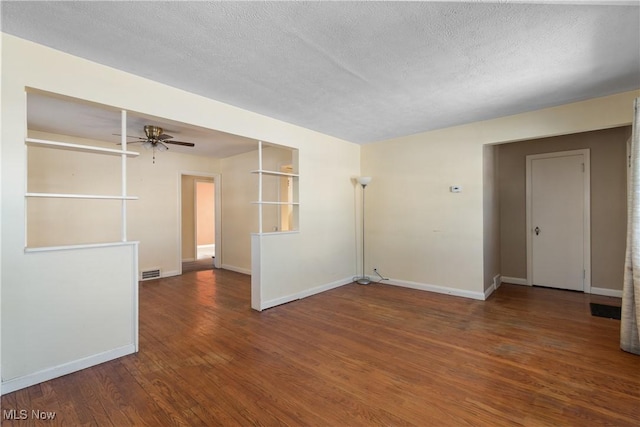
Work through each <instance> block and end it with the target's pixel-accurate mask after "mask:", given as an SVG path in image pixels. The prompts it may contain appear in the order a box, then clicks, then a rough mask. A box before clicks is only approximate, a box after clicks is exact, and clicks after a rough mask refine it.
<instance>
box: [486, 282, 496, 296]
mask: <svg viewBox="0 0 640 427" xmlns="http://www.w3.org/2000/svg"><path fill="white" fill-rule="evenodd" d="M495 291H496V284H495V283H492V284H491V286H489V287H488V288H487V289H485V290H484V299H485V300H487V299H488V298H489V297H490V296H491V294H492V293H494V292H495Z"/></svg>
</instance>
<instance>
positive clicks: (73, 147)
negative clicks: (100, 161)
mask: <svg viewBox="0 0 640 427" xmlns="http://www.w3.org/2000/svg"><path fill="white" fill-rule="evenodd" d="M25 143H26V144H27V145H30V146H33V147H45V148H54V149H57V150H68V151H79V152H84V153H98V154H108V155H111V156H122V155H123V154H124V155H126V156H127V157H136V156H139V155H140V153H137V152H135V151H123V150H116V149H115V148H103V147H94V146H92V145H80V144H70V143H68V142H58V141H48V140H46V139H34V138H26V139H25Z"/></svg>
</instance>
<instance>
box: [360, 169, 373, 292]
mask: <svg viewBox="0 0 640 427" xmlns="http://www.w3.org/2000/svg"><path fill="white" fill-rule="evenodd" d="M370 182H371V177H370V176H361V177H359V178H358V183H359V184H360V185H362V276H360V277H359V278H358V280H357V282H358V284H359V285H368V284H369V283H371V280H369V278H368V277H367V276H365V274H364V189H365V187H366V186H367V184H369V183H370Z"/></svg>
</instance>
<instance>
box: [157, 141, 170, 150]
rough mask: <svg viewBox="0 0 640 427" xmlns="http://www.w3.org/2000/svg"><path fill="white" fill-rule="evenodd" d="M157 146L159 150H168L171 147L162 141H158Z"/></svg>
mask: <svg viewBox="0 0 640 427" xmlns="http://www.w3.org/2000/svg"><path fill="white" fill-rule="evenodd" d="M155 146H156V148H157V149H158V151H167V150H168V149H169V147H167V146H166V145H164V144H163V143H162V142H156V144H155Z"/></svg>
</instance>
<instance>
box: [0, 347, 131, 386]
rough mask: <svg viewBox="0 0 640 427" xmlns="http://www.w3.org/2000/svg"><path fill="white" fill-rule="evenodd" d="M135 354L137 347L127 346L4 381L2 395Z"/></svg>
mask: <svg viewBox="0 0 640 427" xmlns="http://www.w3.org/2000/svg"><path fill="white" fill-rule="evenodd" d="M135 352H136V345H135V344H127V345H125V346H123V347H119V348H115V349H113V350H108V351H105V352H102V353H98V354H94V355H92V356H88V357H84V358H82V359H78V360H74V361H73V362H68V363H64V364H62V365H58V366H54V367H53V368H48V369H43V370H42V371H38V372H34V373H32V374H28V375H25V376H22V377H17V378H13V379H10V380H7V381H3V382H2V394H3V395H4V394H7V393H12V392H14V391H16V390H20V389H23V388H27V387H30V386H32V385H35V384H40V383H42V382H45V381H49V380H52V379H54V378H58V377H61V376H63V375H67V374H71V373H73V372H77V371H80V370H82V369H86V368H90V367H92V366H96V365H99V364H101V363H104V362H108V361H110V360H114V359H117V358H119V357H122V356H126V355H128V354H133V353H135Z"/></svg>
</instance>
